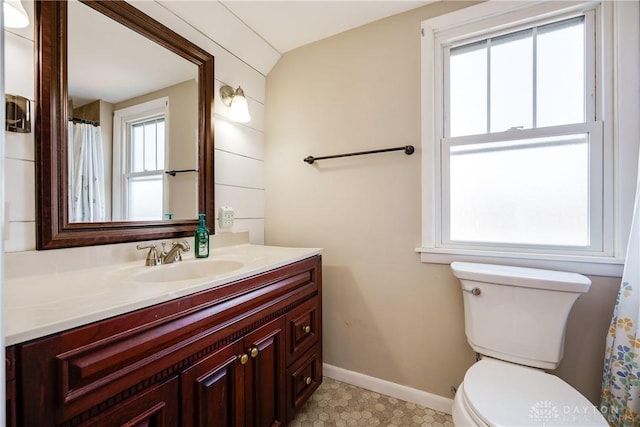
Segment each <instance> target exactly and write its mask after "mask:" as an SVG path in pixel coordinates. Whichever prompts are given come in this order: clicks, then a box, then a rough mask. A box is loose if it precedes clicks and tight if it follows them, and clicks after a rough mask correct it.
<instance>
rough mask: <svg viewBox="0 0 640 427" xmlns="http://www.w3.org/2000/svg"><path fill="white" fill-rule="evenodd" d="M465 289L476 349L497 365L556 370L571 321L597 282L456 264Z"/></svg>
mask: <svg viewBox="0 0 640 427" xmlns="http://www.w3.org/2000/svg"><path fill="white" fill-rule="evenodd" d="M451 270H453V274H454V275H455V276H456V277H457V278H458V279H459V280H460V283H461V284H462V290H463V292H462V296H463V301H464V315H465V331H466V334H467V340H468V341H469V344H470V345H471V347H472V348H473V349H474V350H475V351H476V352H478V353H480V354H483V355H486V356H490V357H494V358H497V359H501V360H505V361H509V362H514V363H519V364H522V365H526V366H533V367H537V368H543V369H555V368H557V367H558V365H559V364H560V361H561V360H562V356H563V350H564V336H565V330H566V326H567V318H568V316H569V312H570V311H571V307H572V306H573V304H574V302H575V301H576V300H577V299H578V297H579V296H580V295H581V294H583V293H585V292H587V291H588V290H589V287H590V286H591V281H590V280H589V279H588V278H586V277H585V276H583V275H581V274H576V273H565V272H559V271H550V270H539V269H533V268H522V267H508V266H503V265H491V264H476V263H467V262H454V263H452V264H451Z"/></svg>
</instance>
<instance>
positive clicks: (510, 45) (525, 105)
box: [490, 30, 533, 132]
mask: <svg viewBox="0 0 640 427" xmlns="http://www.w3.org/2000/svg"><path fill="white" fill-rule="evenodd" d="M532 34H533V32H532V30H527V31H520V32H518V33H513V34H509V35H507V36H502V37H496V38H493V39H491V71H490V73H491V79H490V80H491V83H490V84H491V110H490V116H491V128H490V129H491V130H490V131H491V132H504V131H506V130H508V129H509V128H511V127H519V126H522V127H523V128H531V127H532V126H533V37H532Z"/></svg>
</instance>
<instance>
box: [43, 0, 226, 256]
mask: <svg viewBox="0 0 640 427" xmlns="http://www.w3.org/2000/svg"><path fill="white" fill-rule="evenodd" d="M80 3H82V4H83V5H85V6H86V7H88V8H90V10H91V13H99V14H102V15H104V16H106V17H108V18H109V19H110V20H112V21H114V22H116V23H119V25H122V26H124V27H126V28H128V29H130V30H132V31H133V32H135V33H137V34H138V35H140V36H141V37H144V38H145V39H146V40H147V41H152V42H153V43H155V44H157V45H158V46H161V47H162V48H164V49H166V50H167V51H169V52H172V53H173V54H175V55H177V56H178V57H180V58H182V59H184V60H186V61H188V62H190V63H192V64H194V65H195V68H196V70H197V71H195V72H194V73H196V74H197V83H196V84H197V113H196V114H197V121H195V122H194V123H197V131H196V135H194V139H195V140H196V141H195V144H196V146H197V147H196V148H197V154H196V156H195V159H194V160H193V161H194V162H195V163H196V165H194V166H195V167H194V170H195V173H196V174H197V178H196V180H195V182H196V185H194V188H195V190H194V191H195V194H194V197H195V198H196V199H197V206H195V208H194V210H195V212H193V218H182V219H163V218H157V219H153V220H147V221H143V220H135V219H134V220H122V219H120V218H118V219H117V220H115V221H91V222H82V221H73V222H72V221H70V214H69V212H70V206H69V204H70V202H69V195H70V189H69V185H68V183H67V177H68V176H69V175H68V174H69V167H70V165H69V163H70V162H69V161H68V156H69V151H70V149H69V146H68V136H69V130H68V123H69V119H71V117H72V116H71V111H70V107H69V92H68V89H69V82H68V81H67V78H68V75H69V73H68V70H67V63H68V58H69V51H68V41H67V37H68V31H67V28H68V4H67V2H66V1H36V2H35V24H36V30H35V31H36V34H35V40H36V42H35V44H36V85H37V87H36V120H35V122H36V125H35V144H36V223H37V230H36V231H37V232H36V248H37V249H54V248H64V247H75V246H90V245H100V244H109V243H120V242H129V241H140V240H154V239H168V238H177V237H183V236H190V235H192V234H193V232H194V230H195V229H196V227H197V223H198V221H197V213H199V212H202V213H205V214H206V215H207V222H208V223H209V224H212V222H213V221H214V218H215V212H214V206H215V205H214V172H213V170H214V159H213V155H214V141H213V138H214V137H213V135H214V134H213V105H214V99H213V87H214V58H213V56H212V55H211V54H209V53H208V52H206V51H205V50H203V49H201V48H200V47H198V46H196V45H195V44H193V43H192V42H190V41H188V40H187V39H185V38H183V37H182V36H180V35H178V34H176V33H175V32H174V31H172V30H170V29H168V28H167V27H165V26H164V25H162V24H161V23H159V22H157V21H155V20H154V19H152V18H150V17H149V16H147V15H146V14H144V13H143V12H141V11H139V10H138V9H136V8H134V7H133V6H131V5H129V4H127V3H126V2H124V1H82V0H81V2H80ZM83 7H84V6H83ZM114 62H115V61H114ZM154 66H156V67H162V64H154ZM151 74H153V73H151ZM194 110H195V109H194ZM171 172H172V171H166V173H167V174H168V175H170V174H171ZM174 176H175V175H174ZM195 204H196V202H195V201H194V205H195ZM169 218H171V215H169ZM209 228H210V229H211V230H213V229H214V227H212V226H210V227H209Z"/></svg>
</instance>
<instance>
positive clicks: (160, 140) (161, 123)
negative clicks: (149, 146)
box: [156, 119, 164, 170]
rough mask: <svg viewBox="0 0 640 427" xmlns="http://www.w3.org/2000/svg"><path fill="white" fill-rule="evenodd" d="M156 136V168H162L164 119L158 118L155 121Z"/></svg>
mask: <svg viewBox="0 0 640 427" xmlns="http://www.w3.org/2000/svg"><path fill="white" fill-rule="evenodd" d="M156 126H157V129H156V136H157V141H156V146H157V147H158V149H157V155H158V159H157V163H156V168H157V169H158V170H160V169H164V119H158V120H157V121H156Z"/></svg>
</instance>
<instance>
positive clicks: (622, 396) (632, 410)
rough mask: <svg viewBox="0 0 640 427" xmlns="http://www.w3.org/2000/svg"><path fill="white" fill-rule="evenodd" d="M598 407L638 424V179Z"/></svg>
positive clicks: (622, 422)
mask: <svg viewBox="0 0 640 427" xmlns="http://www.w3.org/2000/svg"><path fill="white" fill-rule="evenodd" d="M601 410H602V412H603V414H604V416H605V417H606V418H607V419H608V421H609V423H610V424H611V425H612V426H617V427H623V426H624V427H627V426H628V427H631V426H634V427H637V426H640V179H639V180H638V184H637V187H636V199H635V205H634V210H633V220H632V223H631V233H630V235H629V246H628V247H627V256H626V259H625V263H624V271H623V273H622V283H621V285H620V291H619V292H618V300H617V302H616V306H615V308H614V311H613V318H612V320H611V327H610V329H609V335H608V336H607V346H606V351H605V360H604V372H603V379H602V403H601Z"/></svg>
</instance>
